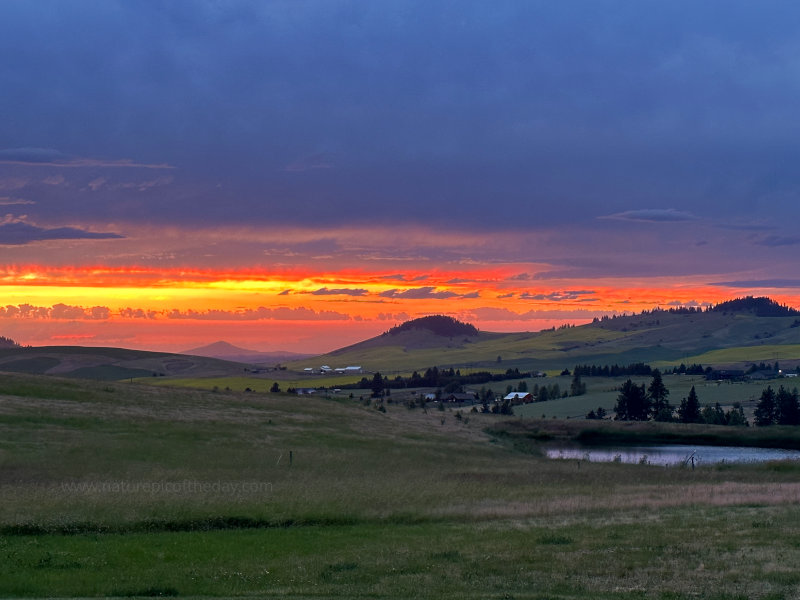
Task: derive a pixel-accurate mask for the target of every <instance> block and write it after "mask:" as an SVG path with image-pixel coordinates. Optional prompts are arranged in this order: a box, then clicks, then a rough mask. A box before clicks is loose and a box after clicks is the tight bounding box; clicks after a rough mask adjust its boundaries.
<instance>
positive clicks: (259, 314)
mask: <svg viewBox="0 0 800 600" xmlns="http://www.w3.org/2000/svg"><path fill="white" fill-rule="evenodd" d="M165 316H166V317H167V318H168V319H193V320H199V321H260V320H276V321H347V320H350V318H351V317H350V315H346V314H344V313H340V312H337V311H334V310H319V311H317V310H313V309H310V308H305V307H298V308H288V307H283V306H281V307H278V308H265V307H263V306H260V307H258V308H255V309H250V308H248V309H241V310H203V311H200V310H191V309H189V310H184V311H181V310H177V309H176V310H172V311H168V312H166V313H165Z"/></svg>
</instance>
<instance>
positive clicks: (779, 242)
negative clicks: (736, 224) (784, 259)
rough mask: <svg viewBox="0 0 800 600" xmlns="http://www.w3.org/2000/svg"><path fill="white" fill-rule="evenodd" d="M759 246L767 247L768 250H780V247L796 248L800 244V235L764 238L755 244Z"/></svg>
mask: <svg viewBox="0 0 800 600" xmlns="http://www.w3.org/2000/svg"><path fill="white" fill-rule="evenodd" d="M753 243H754V244H756V245H757V246H766V247H767V248H778V247H780V246H796V245H797V244H800V236H798V235H768V236H765V237H763V238H760V239H757V240H755V241H754V242H753Z"/></svg>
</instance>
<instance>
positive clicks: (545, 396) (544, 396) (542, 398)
mask: <svg viewBox="0 0 800 600" xmlns="http://www.w3.org/2000/svg"><path fill="white" fill-rule="evenodd" d="M548 400H550V394H549V392H548V389H547V386H546V385H543V386H542V387H541V388H539V393H538V394H537V395H536V401H537V402H547V401H548Z"/></svg>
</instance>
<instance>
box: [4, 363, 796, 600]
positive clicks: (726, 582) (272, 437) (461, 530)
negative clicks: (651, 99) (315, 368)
mask: <svg viewBox="0 0 800 600" xmlns="http://www.w3.org/2000/svg"><path fill="white" fill-rule="evenodd" d="M667 384H668V385H669V382H667ZM673 399H674V398H673ZM701 399H702V394H701ZM384 409H385V412H383V411H380V410H377V409H376V407H375V406H374V405H373V404H371V403H370V404H365V403H363V402H358V401H353V400H347V399H346V398H344V399H340V400H326V399H323V398H298V397H294V396H288V395H282V394H281V395H271V394H266V393H258V392H257V393H241V392H230V393H226V392H216V393H215V392H212V391H203V390H190V389H176V388H162V387H154V386H146V385H143V384H118V383H114V384H112V385H109V384H103V383H92V382H83V381H77V380H61V379H55V378H43V377H36V376H25V375H0V596H3V597H54V596H55V597H87V596H123V597H131V596H157V595H161V596H164V595H173V596H174V595H177V596H215V597H226V596H227V597H232V596H259V597H286V596H291V597H295V598H312V597H313V598H320V597H323V598H324V597H368V598H381V597H383V598H412V597H413V598H419V597H428V598H512V597H513V598H541V599H544V598H562V599H568V598H608V599H612V598H613V599H617V598H620V599H621V598H625V599H627V598H657V599H678V598H681V599H682V598H687V599H688V598H714V599H738V598H770V599H779V598H785V599H789V598H795V597H798V594H800V575H798V573H797V571H796V568H795V565H796V564H798V561H800V507H799V506H800V503H799V502H798V501H800V465H796V464H791V463H789V464H785V463H769V464H763V465H746V466H733V465H725V466H719V467H702V468H698V469H696V470H691V469H679V468H673V469H664V468H658V467H651V466H646V465H621V464H613V463H609V464H600V463H585V462H584V463H578V464H576V462H575V461H553V460H548V459H546V458H544V457H543V456H542V453H541V449H540V447H539V446H538V444H532V445H529V446H527V447H526V448H525V451H520V450H519V449H515V445H514V444H512V443H509V442H508V441H507V440H506V438H504V437H502V436H501V437H499V438H492V437H490V436H489V435H487V433H486V432H485V430H486V428H487V427H489V426H491V425H494V424H497V423H498V422H499V421H498V419H497V418H496V417H493V416H489V415H470V414H467V413H463V414H462V415H461V416H460V418H459V416H457V413H456V412H455V411H452V410H444V411H439V410H428V411H427V412H423V411H422V410H420V409H415V410H409V409H407V408H406V407H404V406H403V405H402V404H400V403H395V402H393V403H386V404H384ZM515 419H517V420H518V419H519V417H515ZM527 420H528V419H525V420H524V421H525V422H527ZM552 422H553V421H551V420H548V421H547V423H548V424H549V423H552Z"/></svg>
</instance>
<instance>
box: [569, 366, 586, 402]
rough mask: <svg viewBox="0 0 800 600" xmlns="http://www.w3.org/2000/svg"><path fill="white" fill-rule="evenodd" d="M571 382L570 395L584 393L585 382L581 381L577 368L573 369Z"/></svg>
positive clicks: (581, 394)
mask: <svg viewBox="0 0 800 600" xmlns="http://www.w3.org/2000/svg"><path fill="white" fill-rule="evenodd" d="M573 373H574V375H573V376H572V383H571V384H570V386H569V395H570V396H583V395H584V394H585V393H586V384H585V383H583V382H582V381H581V374H580V373H579V372H578V369H575V370H574V371H573Z"/></svg>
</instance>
